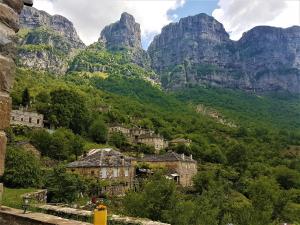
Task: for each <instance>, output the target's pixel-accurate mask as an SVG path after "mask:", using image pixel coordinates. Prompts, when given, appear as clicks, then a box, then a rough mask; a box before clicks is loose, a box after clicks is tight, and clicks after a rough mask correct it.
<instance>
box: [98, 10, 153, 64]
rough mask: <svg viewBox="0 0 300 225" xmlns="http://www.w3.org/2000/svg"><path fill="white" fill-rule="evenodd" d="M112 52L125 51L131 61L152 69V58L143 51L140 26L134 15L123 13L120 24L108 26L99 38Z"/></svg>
mask: <svg viewBox="0 0 300 225" xmlns="http://www.w3.org/2000/svg"><path fill="white" fill-rule="evenodd" d="M99 42H102V43H104V44H105V47H106V48H107V49H108V50H110V51H123V52H125V53H126V55H127V57H128V58H129V59H130V61H132V62H134V63H136V64H137V65H139V66H142V67H145V68H150V58H149V56H148V54H147V52H146V51H145V50H143V49H142V42H141V28H140V24H138V23H136V22H135V19H134V17H133V16H132V15H130V14H128V13H126V12H125V13H122V15H121V18H120V20H119V21H118V22H116V23H113V24H111V25H109V26H106V27H105V28H104V29H103V30H102V32H101V36H100V38H99Z"/></svg>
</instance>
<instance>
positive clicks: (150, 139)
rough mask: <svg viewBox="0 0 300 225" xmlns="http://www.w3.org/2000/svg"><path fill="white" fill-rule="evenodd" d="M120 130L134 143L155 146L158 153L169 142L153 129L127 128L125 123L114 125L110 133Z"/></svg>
mask: <svg viewBox="0 0 300 225" xmlns="http://www.w3.org/2000/svg"><path fill="white" fill-rule="evenodd" d="M114 132H120V133H122V134H123V135H124V136H125V137H126V138H127V140H128V142H129V143H132V144H145V145H148V146H152V147H154V149H155V150H156V153H159V152H160V150H162V149H164V148H166V147H167V146H168V142H167V141H166V140H165V139H164V138H163V137H162V136H160V135H158V134H155V132H154V131H152V130H146V129H142V128H137V127H135V128H126V127H124V126H123V125H118V124H116V125H112V126H111V127H110V128H109V133H110V134H111V133H114Z"/></svg>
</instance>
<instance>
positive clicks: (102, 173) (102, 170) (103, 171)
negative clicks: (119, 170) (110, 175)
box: [101, 168, 107, 178]
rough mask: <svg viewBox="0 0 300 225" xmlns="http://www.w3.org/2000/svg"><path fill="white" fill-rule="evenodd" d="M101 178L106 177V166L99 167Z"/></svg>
mask: <svg viewBox="0 0 300 225" xmlns="http://www.w3.org/2000/svg"><path fill="white" fill-rule="evenodd" d="M101 178H107V171H106V168H102V169H101Z"/></svg>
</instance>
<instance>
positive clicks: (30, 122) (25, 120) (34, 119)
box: [11, 108, 44, 128]
mask: <svg viewBox="0 0 300 225" xmlns="http://www.w3.org/2000/svg"><path fill="white" fill-rule="evenodd" d="M11 124H12V125H23V126H28V127H36V128H43V127H44V115H42V114H39V113H36V112H29V111H27V110H26V109H24V108H20V109H19V110H12V112H11Z"/></svg>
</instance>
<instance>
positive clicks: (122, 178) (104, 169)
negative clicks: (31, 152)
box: [67, 148, 136, 195]
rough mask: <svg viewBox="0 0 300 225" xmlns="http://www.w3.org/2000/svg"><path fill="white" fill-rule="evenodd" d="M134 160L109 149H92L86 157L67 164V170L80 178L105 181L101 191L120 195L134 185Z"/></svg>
mask: <svg viewBox="0 0 300 225" xmlns="http://www.w3.org/2000/svg"><path fill="white" fill-rule="evenodd" d="M135 162H136V161H135V159H134V158H131V157H127V156H125V155H123V154H122V153H120V152H118V151H116V150H113V149H111V148H104V149H93V150H91V151H90V152H89V153H88V154H87V156H85V157H82V158H81V159H80V160H78V161H75V162H72V163H69V164H68V165H67V170H68V171H69V172H72V173H77V174H80V175H82V176H86V177H91V178H95V179H98V180H102V181H107V184H108V185H107V186H106V187H105V189H104V190H103V191H104V192H106V193H108V194H111V195H122V194H124V193H125V192H126V191H127V190H129V189H131V188H132V187H133V185H134V177H135Z"/></svg>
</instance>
